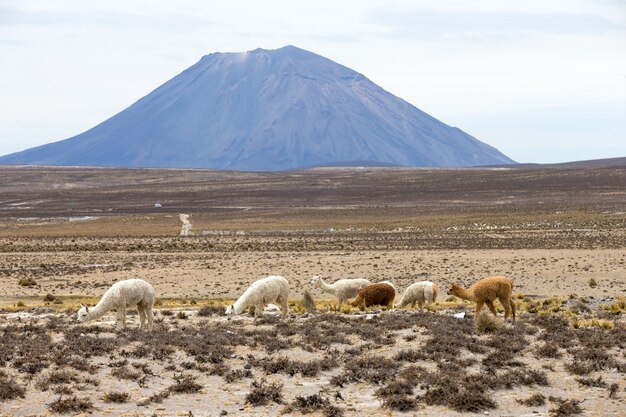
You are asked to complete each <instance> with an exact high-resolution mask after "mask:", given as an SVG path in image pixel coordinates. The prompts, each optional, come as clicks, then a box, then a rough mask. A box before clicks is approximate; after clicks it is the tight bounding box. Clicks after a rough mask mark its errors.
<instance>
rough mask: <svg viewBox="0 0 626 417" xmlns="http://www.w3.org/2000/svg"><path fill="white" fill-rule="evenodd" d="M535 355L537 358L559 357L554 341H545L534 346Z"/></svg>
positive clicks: (557, 347) (559, 353) (560, 354)
mask: <svg viewBox="0 0 626 417" xmlns="http://www.w3.org/2000/svg"><path fill="white" fill-rule="evenodd" d="M535 356H537V357H539V358H542V357H543V358H560V357H561V356H563V354H562V353H561V352H559V346H558V345H557V344H556V343H554V342H545V343H543V344H541V345H539V346H537V348H535Z"/></svg>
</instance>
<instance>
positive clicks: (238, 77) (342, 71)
mask: <svg viewBox="0 0 626 417" xmlns="http://www.w3.org/2000/svg"><path fill="white" fill-rule="evenodd" d="M0 163H1V164H34V165H78V166H107V167H159V168H211V169H228V170H243V171H280V170H291V169H299V168H306V167H315V166H406V167H463V166H481V165H502V164H511V163H514V161H512V160H511V159H509V158H508V157H506V156H505V155H503V154H502V153H500V152H499V151H498V150H497V149H495V148H493V147H491V146H489V145H487V144H485V143H483V142H481V141H479V140H478V139H476V138H474V137H472V136H470V135H468V134H467V133H465V132H463V131H462V130H460V129H458V128H456V127H451V126H448V125H446V124H445V123H442V122H440V121H439V120H437V119H435V118H434V117H432V116H430V115H428V114H426V113H424V112H423V111H421V110H419V109H418V108H416V107H415V106H413V105H411V104H410V103H407V102H406V101H404V100H402V99H400V98H398V97H396V96H394V95H393V94H391V93H389V92H387V91H385V90H384V89H383V88H381V87H379V86H378V85H376V84H374V83H373V82H372V81H370V80H369V79H367V78H366V77H364V76H363V75H361V74H360V73H358V72H356V71H353V70H351V69H350V68H347V67H344V66H342V65H340V64H337V63H336V62H333V61H331V60H329V59H327V58H324V57H322V56H320V55H317V54H314V53H312V52H308V51H305V50H303V49H300V48H297V47H294V46H286V47H283V48H280V49H276V50H265V49H256V50H254V51H249V52H242V53H212V54H210V55H206V56H204V57H202V59H200V61H199V62H197V63H196V64H195V65H193V66H191V67H189V68H188V69H187V70H185V71H183V72H182V73H180V74H179V75H177V76H175V77H174V78H172V79H171V80H169V81H167V82H166V83H165V84H163V85H161V86H160V87H158V88H157V89H156V90H154V91H153V92H151V93H150V94H148V95H147V96H145V97H143V98H141V99H140V100H138V101H137V102H135V103H134V104H132V105H131V106H130V107H128V108H127V109H125V110H123V111H121V112H120V113H118V114H116V115H114V116H113V117H111V118H110V119H108V120H106V121H104V122H102V123H100V124H99V125H97V126H95V127H93V128H92V129H90V130H88V131H86V132H84V133H81V134H79V135H77V136H74V137H72V138H69V139H65V140H61V141H58V142H53V143H49V144H46V145H43V146H38V147H36V148H31V149H27V150H25V151H22V152H17V153H14V154H10V155H6V156H3V157H0Z"/></svg>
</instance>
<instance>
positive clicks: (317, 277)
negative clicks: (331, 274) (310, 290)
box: [311, 275, 322, 285]
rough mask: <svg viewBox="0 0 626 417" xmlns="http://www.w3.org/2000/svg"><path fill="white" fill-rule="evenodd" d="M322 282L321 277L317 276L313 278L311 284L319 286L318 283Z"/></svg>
mask: <svg viewBox="0 0 626 417" xmlns="http://www.w3.org/2000/svg"><path fill="white" fill-rule="evenodd" d="M321 281H322V278H320V276H319V275H315V276H314V277H313V279H312V280H311V284H312V285H317V283H318V282H321Z"/></svg>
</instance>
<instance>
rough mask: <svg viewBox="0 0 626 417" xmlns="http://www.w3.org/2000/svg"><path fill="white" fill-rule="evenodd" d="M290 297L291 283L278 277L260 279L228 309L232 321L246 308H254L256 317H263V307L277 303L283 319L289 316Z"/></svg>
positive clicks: (271, 276)
mask: <svg viewBox="0 0 626 417" xmlns="http://www.w3.org/2000/svg"><path fill="white" fill-rule="evenodd" d="M288 297H289V282H288V281H287V280H286V279H285V278H283V277H281V276H278V275H270V276H269V277H266V278H262V279H259V280H257V281H255V282H253V283H252V285H250V287H248V289H247V290H246V291H245V292H244V293H243V294H242V295H241V297H239V298H238V299H237V301H235V303H234V304H232V305H231V306H229V307H228V308H227V309H226V315H227V316H228V319H229V320H230V319H231V317H232V316H233V314H241V313H242V312H243V310H245V309H246V307H254V317H255V319H256V318H257V317H263V307H265V305H266V304H268V303H272V302H274V301H275V302H277V303H278V305H279V306H280V311H281V313H282V316H283V318H284V317H285V316H286V315H287V309H288V305H287V298H288Z"/></svg>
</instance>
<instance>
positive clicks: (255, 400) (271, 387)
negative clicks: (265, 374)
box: [246, 379, 283, 407]
mask: <svg viewBox="0 0 626 417" xmlns="http://www.w3.org/2000/svg"><path fill="white" fill-rule="evenodd" d="M251 388H252V390H251V391H250V392H249V393H248V394H247V395H246V404H247V403H250V404H252V405H253V406H254V407H257V406H260V405H266V404H268V403H269V402H270V401H273V402H275V403H276V404H282V403H283V393H282V391H283V384H279V383H275V382H272V383H271V384H268V383H267V381H266V380H265V379H262V380H261V381H257V380H254V381H253V382H252V385H251Z"/></svg>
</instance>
